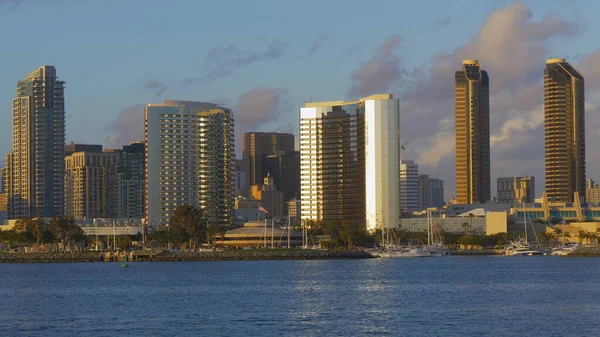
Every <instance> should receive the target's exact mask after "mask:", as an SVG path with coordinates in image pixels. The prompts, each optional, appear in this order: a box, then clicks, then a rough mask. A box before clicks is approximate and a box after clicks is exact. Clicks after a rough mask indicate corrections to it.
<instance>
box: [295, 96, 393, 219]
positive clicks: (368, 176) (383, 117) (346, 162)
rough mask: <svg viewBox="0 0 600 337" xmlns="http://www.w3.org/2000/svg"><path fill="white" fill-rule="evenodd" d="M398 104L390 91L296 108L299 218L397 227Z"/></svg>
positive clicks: (307, 104)
mask: <svg viewBox="0 0 600 337" xmlns="http://www.w3.org/2000/svg"><path fill="white" fill-rule="evenodd" d="M399 136H400V106H399V101H398V99H394V98H393V97H392V95H389V94H384V95H372V96H369V97H366V98H361V99H359V100H357V101H351V102H346V101H334V102H318V103H306V104H305V106H304V107H303V108H301V109H300V181H301V184H300V186H301V187H300V195H301V216H302V219H303V220H307V221H316V222H332V223H337V224H340V225H341V224H350V225H360V226H365V224H366V227H367V229H368V230H375V229H376V228H378V227H379V228H381V227H382V226H385V227H392V228H395V227H397V226H398V219H399V212H398V206H399V205H400V200H399V197H400V196H399V193H400V191H399V174H398V173H399V171H400V142H399V139H400V137H399Z"/></svg>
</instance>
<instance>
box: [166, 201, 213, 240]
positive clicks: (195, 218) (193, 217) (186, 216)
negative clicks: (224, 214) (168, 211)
mask: <svg viewBox="0 0 600 337" xmlns="http://www.w3.org/2000/svg"><path fill="white" fill-rule="evenodd" d="M169 227H170V231H172V233H171V238H172V239H173V241H174V242H175V243H178V244H180V245H181V244H187V243H189V246H190V248H191V249H192V250H196V247H197V246H198V244H200V243H201V242H202V241H203V240H204V238H205V237H206V234H205V233H206V228H207V223H206V218H205V217H204V215H203V213H202V210H199V209H198V208H196V207H194V206H192V205H181V206H179V207H177V208H176V209H175V212H173V216H172V217H171V220H170V221H169Z"/></svg>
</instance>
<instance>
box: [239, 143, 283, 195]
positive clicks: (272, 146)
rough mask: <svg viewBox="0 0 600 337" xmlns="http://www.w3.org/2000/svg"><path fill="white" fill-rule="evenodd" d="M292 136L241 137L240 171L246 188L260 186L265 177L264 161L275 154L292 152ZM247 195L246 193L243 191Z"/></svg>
mask: <svg viewBox="0 0 600 337" xmlns="http://www.w3.org/2000/svg"><path fill="white" fill-rule="evenodd" d="M294 142H295V140H294V135H293V134H291V133H277V132H246V133H244V135H243V137H242V171H243V172H245V174H246V184H247V186H252V185H260V184H261V183H262V181H263V179H264V177H266V176H267V172H266V170H265V159H266V157H267V156H269V155H273V154H276V153H280V152H283V153H287V152H294V147H295V144H294ZM245 193H246V194H247V193H248V191H245Z"/></svg>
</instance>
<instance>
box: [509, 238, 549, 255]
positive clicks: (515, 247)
mask: <svg viewBox="0 0 600 337" xmlns="http://www.w3.org/2000/svg"><path fill="white" fill-rule="evenodd" d="M502 255H504V256H534V255H546V254H545V253H544V252H543V251H542V250H539V249H534V248H531V246H529V244H528V243H527V242H525V241H523V240H521V241H515V242H511V243H510V244H509V245H508V246H507V247H505V248H504V251H502Z"/></svg>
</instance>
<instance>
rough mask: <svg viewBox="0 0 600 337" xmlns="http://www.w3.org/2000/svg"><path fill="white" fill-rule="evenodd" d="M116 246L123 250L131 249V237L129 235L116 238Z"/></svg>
mask: <svg viewBox="0 0 600 337" xmlns="http://www.w3.org/2000/svg"><path fill="white" fill-rule="evenodd" d="M117 246H118V247H119V248H120V249H123V250H127V249H129V248H131V237H129V235H119V236H118V237H117Z"/></svg>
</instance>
